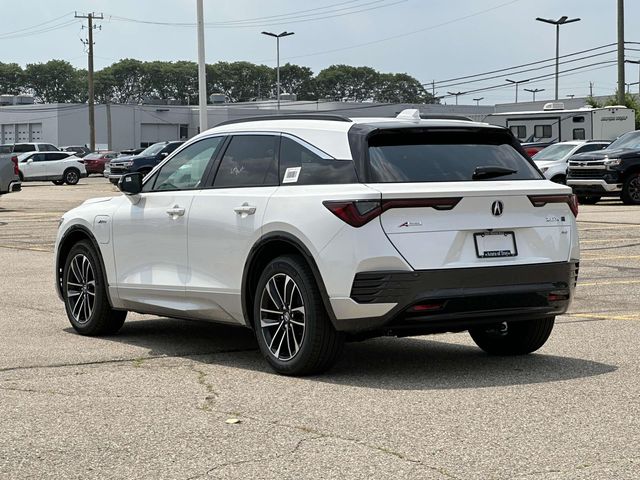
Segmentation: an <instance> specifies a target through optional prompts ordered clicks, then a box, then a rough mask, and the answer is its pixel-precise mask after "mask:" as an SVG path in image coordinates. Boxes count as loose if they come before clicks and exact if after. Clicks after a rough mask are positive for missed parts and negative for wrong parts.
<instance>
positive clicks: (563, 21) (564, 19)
mask: <svg viewBox="0 0 640 480" xmlns="http://www.w3.org/2000/svg"><path fill="white" fill-rule="evenodd" d="M536 20H537V21H539V22H544V23H548V24H550V25H555V26H556V98H555V99H556V100H558V77H559V67H560V25H565V24H567V23H573V22H579V21H580V19H579V18H571V19H569V17H567V16H566V15H564V16H562V17H560V18H559V19H558V20H550V19H548V18H540V17H538V18H536Z"/></svg>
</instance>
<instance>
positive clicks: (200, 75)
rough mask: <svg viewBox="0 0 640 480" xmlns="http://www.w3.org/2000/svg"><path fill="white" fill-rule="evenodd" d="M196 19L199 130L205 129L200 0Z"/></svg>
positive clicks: (204, 72)
mask: <svg viewBox="0 0 640 480" xmlns="http://www.w3.org/2000/svg"><path fill="white" fill-rule="evenodd" d="M196 15H197V17H198V18H197V20H198V110H199V112H200V132H204V131H205V130H206V129H207V120H208V119H207V70H206V67H205V63H204V9H203V7H202V0H197V5H196Z"/></svg>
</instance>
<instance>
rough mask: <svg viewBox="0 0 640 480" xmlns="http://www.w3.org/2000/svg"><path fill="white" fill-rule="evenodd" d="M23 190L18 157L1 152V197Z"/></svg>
mask: <svg viewBox="0 0 640 480" xmlns="http://www.w3.org/2000/svg"><path fill="white" fill-rule="evenodd" d="M21 188H22V184H21V183H20V176H19V175H18V157H17V156H16V155H15V154H13V153H6V152H3V151H2V150H0V195H3V194H5V193H11V192H19V191H20V190H21Z"/></svg>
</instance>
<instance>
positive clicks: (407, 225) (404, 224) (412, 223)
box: [398, 222, 422, 228]
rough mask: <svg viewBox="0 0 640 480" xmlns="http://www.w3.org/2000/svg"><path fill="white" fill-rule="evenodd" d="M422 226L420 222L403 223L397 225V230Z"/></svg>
mask: <svg viewBox="0 0 640 480" xmlns="http://www.w3.org/2000/svg"><path fill="white" fill-rule="evenodd" d="M420 226H422V222H404V223H401V224H400V225H398V228H402V227H420Z"/></svg>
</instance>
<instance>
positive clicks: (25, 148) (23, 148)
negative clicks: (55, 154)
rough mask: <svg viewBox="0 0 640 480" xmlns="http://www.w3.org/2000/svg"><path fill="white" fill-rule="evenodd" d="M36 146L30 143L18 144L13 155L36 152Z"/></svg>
mask: <svg viewBox="0 0 640 480" xmlns="http://www.w3.org/2000/svg"><path fill="white" fill-rule="evenodd" d="M35 151H36V146H35V145H30V144H28V143H16V144H15V145H14V146H13V153H24V152H35Z"/></svg>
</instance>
